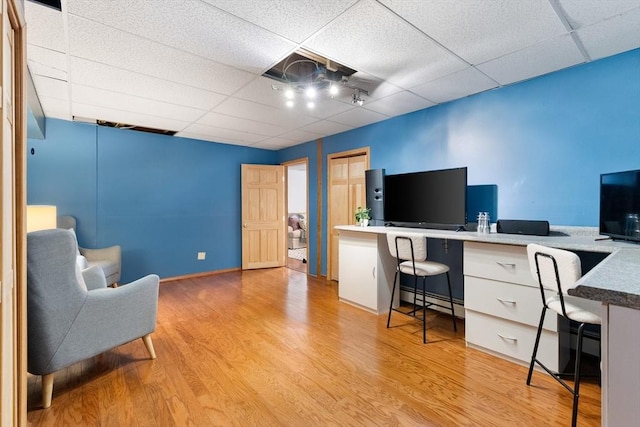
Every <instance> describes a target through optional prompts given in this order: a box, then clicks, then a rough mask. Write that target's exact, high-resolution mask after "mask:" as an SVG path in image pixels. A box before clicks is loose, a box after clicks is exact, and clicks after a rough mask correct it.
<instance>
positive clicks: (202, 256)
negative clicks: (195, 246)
mask: <svg viewBox="0 0 640 427" xmlns="http://www.w3.org/2000/svg"><path fill="white" fill-rule="evenodd" d="M206 257H207V253H206V252H198V261H202V260H203V259H205V258H206Z"/></svg>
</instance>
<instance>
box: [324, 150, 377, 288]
mask: <svg viewBox="0 0 640 427" xmlns="http://www.w3.org/2000/svg"><path fill="white" fill-rule="evenodd" d="M327 168H328V179H329V191H328V192H329V203H328V214H327V227H328V232H327V234H328V258H329V259H328V261H329V262H328V272H327V277H328V278H329V279H331V280H338V268H339V261H338V231H337V230H336V229H335V226H336V225H348V224H355V217H354V215H355V211H356V208H357V207H358V206H365V205H366V202H367V201H366V183H365V171H366V170H367V169H368V168H369V153H368V151H366V152H364V153H363V152H362V151H360V152H357V153H345V155H344V156H342V157H334V158H330V159H329V162H328V166H327Z"/></svg>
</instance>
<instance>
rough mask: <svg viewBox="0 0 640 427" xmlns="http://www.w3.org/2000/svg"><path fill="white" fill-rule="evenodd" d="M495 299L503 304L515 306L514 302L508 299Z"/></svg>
mask: <svg viewBox="0 0 640 427" xmlns="http://www.w3.org/2000/svg"><path fill="white" fill-rule="evenodd" d="M496 299H497V300H498V301H500V302H501V303H503V304H513V305H515V304H516V302H515V301H513V300H510V299H502V298H499V297H496Z"/></svg>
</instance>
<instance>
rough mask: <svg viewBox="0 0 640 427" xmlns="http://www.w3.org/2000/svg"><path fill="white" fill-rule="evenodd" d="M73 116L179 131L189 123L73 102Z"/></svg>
mask: <svg viewBox="0 0 640 427" xmlns="http://www.w3.org/2000/svg"><path fill="white" fill-rule="evenodd" d="M71 109H72V114H73V116H74V117H98V118H100V119H102V120H106V121H110V122H116V123H130V124H133V125H136V126H144V127H149V128H155V129H165V130H170V131H176V132H177V131H180V130H182V129H184V128H185V127H186V126H188V125H189V122H183V121H180V120H174V119H168V118H166V117H158V116H153V115H149V114H142V113H134V112H131V111H123V110H118V109H114V108H105V107H101V106H97V105H90V104H83V103H80V102H73V103H72V104H71Z"/></svg>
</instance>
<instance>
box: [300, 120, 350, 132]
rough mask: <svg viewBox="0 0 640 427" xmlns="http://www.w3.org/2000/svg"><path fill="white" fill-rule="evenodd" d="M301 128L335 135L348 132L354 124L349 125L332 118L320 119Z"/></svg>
mask: <svg viewBox="0 0 640 427" xmlns="http://www.w3.org/2000/svg"><path fill="white" fill-rule="evenodd" d="M300 129H302V130H308V131H309V132H314V133H317V134H320V135H325V136H327V135H335V134H337V133H342V132H346V131H348V130H351V129H353V126H348V125H345V124H343V123H337V122H332V121H331V120H320V121H317V122H315V123H311V124H309V125H306V126H303V127H301V128H300Z"/></svg>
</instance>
